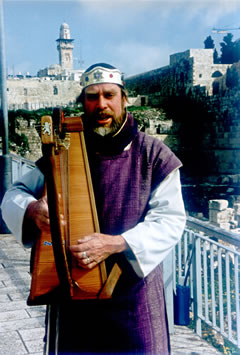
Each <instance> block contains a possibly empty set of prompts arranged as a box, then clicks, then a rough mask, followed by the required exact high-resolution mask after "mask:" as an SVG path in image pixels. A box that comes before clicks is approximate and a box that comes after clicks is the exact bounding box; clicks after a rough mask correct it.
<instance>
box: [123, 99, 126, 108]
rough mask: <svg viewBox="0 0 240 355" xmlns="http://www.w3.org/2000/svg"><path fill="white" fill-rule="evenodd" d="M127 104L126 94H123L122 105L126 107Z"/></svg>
mask: <svg viewBox="0 0 240 355" xmlns="http://www.w3.org/2000/svg"><path fill="white" fill-rule="evenodd" d="M126 106H127V98H126V96H123V107H124V108H126Z"/></svg>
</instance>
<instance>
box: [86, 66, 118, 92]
mask: <svg viewBox="0 0 240 355" xmlns="http://www.w3.org/2000/svg"><path fill="white" fill-rule="evenodd" d="M104 83H112V84H118V85H121V86H124V83H123V80H122V74H121V72H120V71H119V70H118V69H108V68H104V67H101V66H97V67H95V68H93V69H92V70H90V71H88V72H85V73H83V74H82V76H81V83H80V84H81V86H83V89H84V88H86V87H87V86H89V85H94V84H104Z"/></svg>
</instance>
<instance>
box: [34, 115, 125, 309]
mask: <svg viewBox="0 0 240 355" xmlns="http://www.w3.org/2000/svg"><path fill="white" fill-rule="evenodd" d="M41 131H42V132H41V136H42V148H43V159H44V175H45V181H46V190H47V198H48V206H49V216H50V227H51V228H50V229H51V234H47V233H41V235H40V237H39V238H38V239H37V241H36V245H35V254H34V263H33V272H32V282H31V289H30V295H29V300H28V304H30V305H35V304H48V303H52V302H58V301H60V300H61V299H62V298H64V299H65V298H68V299H69V298H70V299H73V300H81V299H97V298H100V299H101V298H110V297H111V295H112V292H113V289H114V287H115V285H116V283H117V281H118V279H119V277H120V275H121V270H120V268H119V267H118V265H117V264H115V265H114V266H113V268H112V270H111V272H110V274H109V275H107V273H106V265H105V262H101V263H100V264H99V265H97V266H96V267H94V268H93V269H91V270H86V269H83V268H80V267H78V265H77V264H76V262H75V260H74V258H71V256H70V255H69V253H68V247H69V246H70V245H73V244H77V240H78V239H80V238H81V237H83V236H86V235H88V234H91V233H94V232H99V225H98V218H97V211H96V206H95V200H94V193H93V187H92V183H91V176H90V169H89V165H88V159H87V153H86V147H85V141H84V134H83V124H82V120H81V117H64V116H63V113H62V111H61V110H59V109H55V110H54V113H53V118H52V117H51V116H43V117H42V119H41ZM61 215H63V216H64V220H65V221H66V224H65V225H63V224H62V223H61Z"/></svg>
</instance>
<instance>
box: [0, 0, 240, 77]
mask: <svg viewBox="0 0 240 355" xmlns="http://www.w3.org/2000/svg"><path fill="white" fill-rule="evenodd" d="M0 1H1V0H0ZM3 18H4V35H5V36H4V37H5V56H6V64H7V70H8V74H17V73H19V72H21V73H22V74H26V73H27V72H29V73H30V74H31V75H36V74H37V71H38V70H39V69H43V68H46V67H48V66H49V65H51V64H59V59H58V52H57V43H56V39H57V38H59V30H60V26H61V24H62V23H64V22H65V23H67V24H68V25H69V26H70V32H71V38H73V39H74V51H73V56H74V69H86V68H87V67H89V66H90V65H92V64H94V63H97V62H106V63H109V64H112V65H114V66H116V67H118V68H119V69H120V70H121V71H122V72H123V73H124V75H125V77H128V76H131V75H135V74H139V73H142V72H145V71H148V70H152V69H156V68H160V67H163V66H165V65H168V64H169V56H170V55H171V54H174V53H177V52H183V51H186V50H188V49H190V48H204V43H203V42H204V40H205V39H206V37H207V36H209V35H211V36H212V38H213V40H214V42H215V45H216V47H217V48H219V43H220V42H221V41H222V40H223V36H224V35H222V34H214V33H213V32H212V29H213V28H214V27H216V28H225V29H234V30H231V31H230V30H229V31H230V32H231V33H232V34H233V35H234V37H233V40H235V39H238V38H239V37H240V30H235V29H237V28H240V0H235V1H233V0H199V1H198V0H105V1H102V0H75V1H71V0H68V1H64V0H26V1H23V0H3Z"/></svg>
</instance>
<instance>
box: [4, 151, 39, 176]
mask: <svg viewBox="0 0 240 355" xmlns="http://www.w3.org/2000/svg"><path fill="white" fill-rule="evenodd" d="M10 156H11V158H12V182H14V181H16V180H17V179H19V178H20V177H21V176H23V175H24V174H26V173H27V172H28V171H30V170H32V169H33V168H34V167H35V163H34V162H32V161H30V160H28V159H25V158H22V157H21V156H19V155H15V154H10Z"/></svg>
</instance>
